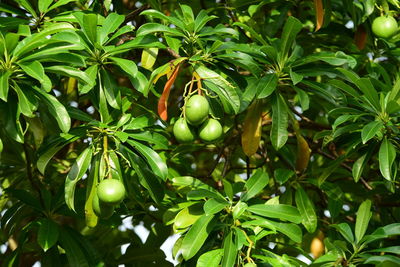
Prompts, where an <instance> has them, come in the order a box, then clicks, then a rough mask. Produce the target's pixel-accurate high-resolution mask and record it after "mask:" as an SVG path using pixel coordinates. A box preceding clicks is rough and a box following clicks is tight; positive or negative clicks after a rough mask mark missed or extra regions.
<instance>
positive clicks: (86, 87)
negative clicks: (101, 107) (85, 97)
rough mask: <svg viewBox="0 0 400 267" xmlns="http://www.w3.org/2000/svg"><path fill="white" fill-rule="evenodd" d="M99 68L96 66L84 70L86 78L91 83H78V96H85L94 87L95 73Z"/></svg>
mask: <svg viewBox="0 0 400 267" xmlns="http://www.w3.org/2000/svg"><path fill="white" fill-rule="evenodd" d="M98 70H99V67H98V66H97V65H92V66H90V67H89V68H87V69H86V70H85V73H86V75H87V77H88V78H89V79H90V81H91V83H87V82H81V81H79V83H78V90H79V93H80V94H86V93H87V92H89V91H90V90H92V88H93V87H94V86H95V85H96V79H97V73H98Z"/></svg>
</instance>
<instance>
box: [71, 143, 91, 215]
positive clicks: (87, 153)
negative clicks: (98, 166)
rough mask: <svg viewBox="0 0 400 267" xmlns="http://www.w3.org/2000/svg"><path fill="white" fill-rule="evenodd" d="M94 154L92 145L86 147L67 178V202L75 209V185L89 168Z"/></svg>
mask: <svg viewBox="0 0 400 267" xmlns="http://www.w3.org/2000/svg"><path fill="white" fill-rule="evenodd" d="M92 154H93V150H92V147H88V148H86V149H85V150H84V151H83V152H82V153H81V154H80V155H79V156H78V158H77V159H76V161H75V163H74V164H73V165H72V167H71V170H70V171H69V172H68V175H67V178H66V179H65V203H66V204H67V206H68V207H69V208H70V209H71V210H73V211H75V205H74V199H75V197H74V196H75V186H76V184H77V183H78V181H79V180H80V179H81V178H82V176H83V175H84V174H85V173H86V171H87V170H88V168H89V165H90V161H91V160H92Z"/></svg>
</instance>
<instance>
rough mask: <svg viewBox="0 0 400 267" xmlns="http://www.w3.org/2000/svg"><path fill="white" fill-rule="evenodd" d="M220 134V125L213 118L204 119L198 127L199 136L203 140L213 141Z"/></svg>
mask: <svg viewBox="0 0 400 267" xmlns="http://www.w3.org/2000/svg"><path fill="white" fill-rule="evenodd" d="M221 135H222V126H221V124H220V123H219V121H217V120H215V119H209V120H206V121H205V122H204V123H203V124H202V125H201V127H200V131H199V136H200V138H201V140H203V141H205V142H213V141H215V140H217V139H218V138H220V137H221Z"/></svg>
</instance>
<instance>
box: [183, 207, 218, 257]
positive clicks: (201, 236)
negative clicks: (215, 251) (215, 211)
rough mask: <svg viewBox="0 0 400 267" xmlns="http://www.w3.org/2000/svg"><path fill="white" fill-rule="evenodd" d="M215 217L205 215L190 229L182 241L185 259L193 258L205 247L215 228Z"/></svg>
mask: <svg viewBox="0 0 400 267" xmlns="http://www.w3.org/2000/svg"><path fill="white" fill-rule="evenodd" d="M213 218H214V216H213V215H207V214H204V215H203V216H201V217H200V219H198V220H197V221H196V222H195V223H194V224H193V226H192V227H191V228H190V229H189V231H188V232H187V234H186V235H185V237H184V238H183V241H182V246H181V251H182V256H183V258H184V259H186V260H188V259H190V258H192V257H193V256H194V255H196V253H197V252H198V251H199V250H200V248H201V247H202V246H203V244H204V242H205V241H206V239H207V237H208V235H209V234H210V233H211V231H212V228H213V225H214V224H213V220H212V219H213Z"/></svg>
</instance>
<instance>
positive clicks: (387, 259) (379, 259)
mask: <svg viewBox="0 0 400 267" xmlns="http://www.w3.org/2000/svg"><path fill="white" fill-rule="evenodd" d="M379 263H384V264H382V265H379ZM364 264H374V265H375V266H393V267H395V266H399V265H400V259H399V257H396V256H393V255H383V256H371V257H368V258H367V259H366V260H365V261H364Z"/></svg>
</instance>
